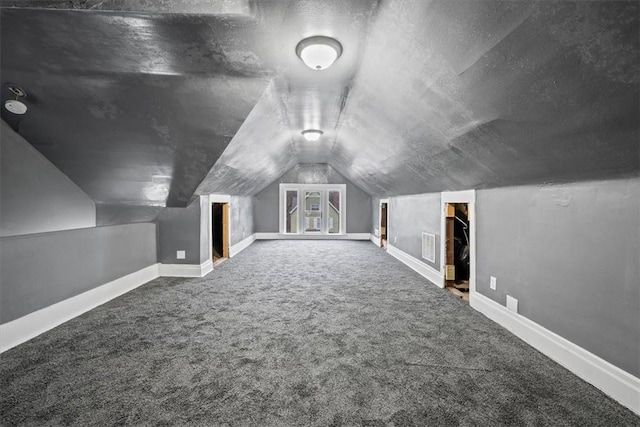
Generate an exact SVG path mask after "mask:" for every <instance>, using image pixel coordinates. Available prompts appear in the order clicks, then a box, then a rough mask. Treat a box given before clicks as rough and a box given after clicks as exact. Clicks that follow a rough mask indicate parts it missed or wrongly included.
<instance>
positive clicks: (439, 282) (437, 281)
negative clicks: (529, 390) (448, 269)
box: [387, 243, 444, 288]
mask: <svg viewBox="0 0 640 427" xmlns="http://www.w3.org/2000/svg"><path fill="white" fill-rule="evenodd" d="M387 253H388V254H389V255H391V256H392V257H394V258H396V259H397V260H399V261H401V262H402V263H404V264H406V265H407V266H409V267H410V268H411V269H412V270H414V271H416V272H417V273H418V274H420V275H421V276H423V277H425V278H426V279H427V280H429V281H430V282H432V283H433V284H434V285H436V286H437V287H439V288H444V275H443V274H442V273H441V272H439V271H438V270H436V269H435V268H433V267H430V266H428V265H427V264H425V263H423V262H421V261H418V260H417V259H415V258H414V257H412V256H411V255H409V254H408V253H406V252H403V251H402V250H400V249H398V248H396V247H395V246H391V245H390V244H388V243H387Z"/></svg>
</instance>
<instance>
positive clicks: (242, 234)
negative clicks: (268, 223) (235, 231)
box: [242, 231, 244, 239]
mask: <svg viewBox="0 0 640 427" xmlns="http://www.w3.org/2000/svg"><path fill="white" fill-rule="evenodd" d="M242 238H243V239H244V231H243V232H242Z"/></svg>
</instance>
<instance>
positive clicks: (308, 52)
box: [296, 36, 342, 71]
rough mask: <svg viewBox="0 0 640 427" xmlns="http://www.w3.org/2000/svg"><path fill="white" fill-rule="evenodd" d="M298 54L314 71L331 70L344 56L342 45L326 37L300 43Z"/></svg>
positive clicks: (297, 48) (315, 37) (314, 37)
mask: <svg viewBox="0 0 640 427" xmlns="http://www.w3.org/2000/svg"><path fill="white" fill-rule="evenodd" d="M296 54H297V55H298V57H299V58H300V59H302V62H304V63H305V64H306V65H307V67H309V68H311V69H313V70H317V71H320V70H324V69H325V68H329V67H330V66H331V64H333V63H334V62H335V60H336V59H338V58H340V55H342V45H341V44H340V42H339V41H338V40H336V39H333V38H331V37H325V36H313V37H308V38H306V39H304V40H302V41H301V42H300V43H298V46H296Z"/></svg>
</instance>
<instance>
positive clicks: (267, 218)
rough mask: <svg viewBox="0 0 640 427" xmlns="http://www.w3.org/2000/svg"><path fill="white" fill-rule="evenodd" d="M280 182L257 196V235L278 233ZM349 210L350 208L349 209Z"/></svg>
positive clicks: (254, 214) (254, 211)
mask: <svg viewBox="0 0 640 427" xmlns="http://www.w3.org/2000/svg"><path fill="white" fill-rule="evenodd" d="M279 188H280V180H278V181H275V182H272V183H271V184H269V185H268V186H267V187H266V188H265V189H264V190H262V191H261V192H259V193H258V194H257V195H256V196H255V203H254V204H253V224H254V226H255V229H256V233H278V232H279V231H280V227H279V225H278V221H279V215H280V211H279V207H278V203H279V199H280V193H279ZM347 209H348V208H347Z"/></svg>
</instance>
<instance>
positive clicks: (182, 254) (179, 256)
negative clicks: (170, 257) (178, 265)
mask: <svg viewBox="0 0 640 427" xmlns="http://www.w3.org/2000/svg"><path fill="white" fill-rule="evenodd" d="M186 252H187V251H177V252H176V258H177V259H185V258H186V255H187V254H186Z"/></svg>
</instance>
